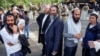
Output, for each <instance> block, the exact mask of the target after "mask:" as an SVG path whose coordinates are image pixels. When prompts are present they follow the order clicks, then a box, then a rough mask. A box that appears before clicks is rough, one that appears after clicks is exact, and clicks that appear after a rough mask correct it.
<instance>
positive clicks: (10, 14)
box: [4, 13, 16, 25]
mask: <svg viewBox="0 0 100 56" xmlns="http://www.w3.org/2000/svg"><path fill="white" fill-rule="evenodd" d="M8 16H13V17H14V24H15V25H16V19H15V16H14V15H13V14H12V13H8V14H6V15H5V19H4V23H5V24H6V21H7V17H8Z"/></svg>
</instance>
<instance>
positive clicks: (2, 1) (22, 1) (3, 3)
mask: <svg viewBox="0 0 100 56" xmlns="http://www.w3.org/2000/svg"><path fill="white" fill-rule="evenodd" d="M58 2H61V0H0V7H3V8H5V9H7V8H8V7H9V6H11V5H12V4H16V5H24V6H26V7H27V6H29V4H30V3H32V4H39V3H46V4H48V3H58Z"/></svg>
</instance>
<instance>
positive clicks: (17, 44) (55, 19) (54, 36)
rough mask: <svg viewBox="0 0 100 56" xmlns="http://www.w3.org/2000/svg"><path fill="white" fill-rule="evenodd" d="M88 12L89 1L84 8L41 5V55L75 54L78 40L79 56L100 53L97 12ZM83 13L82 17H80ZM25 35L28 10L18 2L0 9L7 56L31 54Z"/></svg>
mask: <svg viewBox="0 0 100 56" xmlns="http://www.w3.org/2000/svg"><path fill="white" fill-rule="evenodd" d="M41 10H42V9H41ZM82 10H83V11H82ZM88 11H89V7H88V4H85V6H84V7H83V9H80V8H79V6H75V7H74V5H72V4H70V5H69V6H68V5H65V4H64V5H63V4H57V5H47V4H46V5H45V6H43V10H42V12H40V13H39V15H38V16H37V18H36V21H37V24H38V26H39V37H38V42H39V43H41V44H42V45H43V48H42V54H41V56H75V55H76V51H77V47H78V43H79V42H81V43H82V48H83V49H82V56H100V45H99V44H100V23H99V22H98V18H99V13H98V11H97V10H92V11H93V12H91V13H90V14H89V13H88ZM83 12H87V13H83ZM82 13H83V15H84V17H81V16H83V15H82ZM88 15H90V16H89V24H88V26H87V28H86V32H85V36H84V37H82V24H81V20H80V19H87V16H88ZM33 16H34V14H33ZM28 38H29V16H28V11H25V10H24V8H23V6H21V5H20V6H16V5H12V6H11V7H10V8H9V10H8V11H7V12H6V13H4V10H3V9H2V8H0V41H1V42H2V43H3V44H4V45H5V48H6V52H7V56H26V54H27V53H31V50H30V48H29V43H28V40H27V39H28ZM63 39H64V40H63ZM63 41H64V45H63ZM97 44H98V45H97ZM63 46H64V50H63ZM63 51H64V54H63V53H62V52H63Z"/></svg>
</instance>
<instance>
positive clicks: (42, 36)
mask: <svg viewBox="0 0 100 56" xmlns="http://www.w3.org/2000/svg"><path fill="white" fill-rule="evenodd" d="M41 40H42V45H43V48H42V55H45V48H46V47H45V38H44V34H41Z"/></svg>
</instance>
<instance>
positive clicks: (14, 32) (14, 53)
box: [0, 14, 23, 56]
mask: <svg viewBox="0 0 100 56" xmlns="http://www.w3.org/2000/svg"><path fill="white" fill-rule="evenodd" d="M5 22H6V25H5V26H4V28H3V29H2V30H1V31H0V34H1V36H2V39H3V41H4V45H5V48H6V52H7V56H23V54H22V52H21V48H22V46H21V43H20V41H19V39H18V37H19V30H18V27H17V25H16V23H15V19H14V16H13V15H12V14H8V15H6V19H5Z"/></svg>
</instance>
